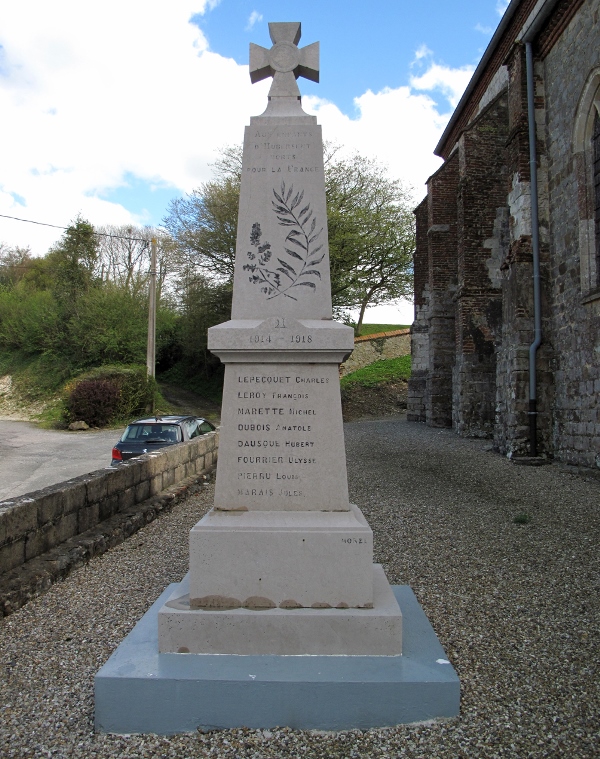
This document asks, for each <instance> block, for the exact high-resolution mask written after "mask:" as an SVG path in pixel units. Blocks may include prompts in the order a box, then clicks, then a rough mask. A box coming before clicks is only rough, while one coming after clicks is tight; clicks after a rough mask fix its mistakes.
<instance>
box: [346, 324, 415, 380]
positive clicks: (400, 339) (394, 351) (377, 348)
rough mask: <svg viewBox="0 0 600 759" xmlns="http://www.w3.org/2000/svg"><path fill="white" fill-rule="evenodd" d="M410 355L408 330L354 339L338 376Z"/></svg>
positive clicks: (379, 333)
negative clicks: (351, 350) (388, 359)
mask: <svg viewBox="0 0 600 759" xmlns="http://www.w3.org/2000/svg"><path fill="white" fill-rule="evenodd" d="M409 354H410V329H397V330H393V331H391V332H378V333H377V334H375V335H365V336H364V337H355V338H354V351H353V353H352V355H351V356H350V358H349V359H348V360H347V361H346V362H345V363H344V364H342V366H341V368H340V376H341V377H343V376H344V375H345V374H349V373H350V372H355V371H356V370H357V369H362V368H363V366H368V365H369V364H372V363H374V362H375V361H382V360H383V359H387V358H398V357H399V356H407V355H409Z"/></svg>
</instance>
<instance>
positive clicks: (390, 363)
mask: <svg viewBox="0 0 600 759" xmlns="http://www.w3.org/2000/svg"><path fill="white" fill-rule="evenodd" d="M409 377H410V356H400V357H399V358H388V359H384V360H383V361H375V363H374V364H369V366H365V367H363V368H362V369H357V370H356V371H355V372H351V373H350V374H347V375H346V376H345V377H342V379H341V380H340V383H341V387H342V389H345V388H351V387H356V386H360V387H375V386H376V385H381V384H382V383H384V382H397V381H398V380H404V381H406V380H408V378H409Z"/></svg>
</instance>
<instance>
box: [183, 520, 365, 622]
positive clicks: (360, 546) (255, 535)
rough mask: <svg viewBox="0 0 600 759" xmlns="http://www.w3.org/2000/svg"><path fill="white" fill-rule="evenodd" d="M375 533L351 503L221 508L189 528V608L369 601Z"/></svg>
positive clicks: (335, 604) (345, 604)
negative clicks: (330, 507)
mask: <svg viewBox="0 0 600 759" xmlns="http://www.w3.org/2000/svg"><path fill="white" fill-rule="evenodd" d="M372 562H373V534H372V531H371V528H370V527H369V526H368V524H367V522H366V520H365V518H364V517H363V515H362V514H361V512H360V510H359V509H357V508H356V506H353V507H352V510H351V511H346V512H344V511H341V512H314V511H301V512H289V511H284V512H270V511H269V512H264V511H262V512H261V511H246V512H222V511H217V510H216V509H212V510H211V511H210V512H209V513H208V514H206V516H204V517H203V518H202V519H201V520H200V522H198V524H197V525H195V527H193V528H192V530H191V532H190V598H191V604H192V606H194V607H200V606H206V607H211V606H214V607H220V606H232V605H233V606H248V607H252V608H255V607H261V606H264V607H285V606H302V607H307V608H310V607H315V608H319V607H320V608H326V607H328V606H331V607H366V606H369V605H370V604H372V603H373V589H372V570H371V567H372Z"/></svg>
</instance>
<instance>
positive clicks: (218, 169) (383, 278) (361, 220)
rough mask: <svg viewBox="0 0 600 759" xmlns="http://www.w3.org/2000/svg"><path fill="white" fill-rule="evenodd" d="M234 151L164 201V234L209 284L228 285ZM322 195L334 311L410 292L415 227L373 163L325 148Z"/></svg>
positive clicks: (237, 163)
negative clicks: (208, 177)
mask: <svg viewBox="0 0 600 759" xmlns="http://www.w3.org/2000/svg"><path fill="white" fill-rule="evenodd" d="M241 155H242V153H241V148H236V147H229V148H226V149H225V150H223V151H221V154H220V158H219V160H218V161H217V162H216V163H215V164H214V167H213V168H214V173H215V178H214V179H213V180H212V181H210V182H206V183H205V184H203V185H202V186H201V187H200V188H198V189H197V190H194V191H193V192H192V193H191V194H190V195H187V196H186V197H184V198H178V199H177V200H174V201H172V202H171V205H170V207H169V209H168V213H167V216H166V218H165V219H164V221H163V224H164V226H165V228H166V229H167V230H168V232H169V234H170V235H171V236H172V238H173V239H174V241H175V242H176V244H177V245H178V246H179V247H180V248H181V249H183V250H184V251H185V253H186V255H187V257H188V260H189V262H190V263H191V264H192V265H193V266H195V267H196V269H197V270H198V271H199V272H200V273H201V274H202V276H203V277H205V278H206V279H207V280H209V281H214V282H215V283H226V282H229V283H230V282H231V280H232V279H233V271H234V261H235V242H236V232H237V214H238V204H239V192H240V179H241V169H242V158H241ZM325 191H326V196H327V222H328V228H329V255H330V263H331V282H332V296H333V303H334V308H335V309H336V312H337V313H338V314H339V313H341V312H342V311H343V310H344V309H346V310H347V309H350V308H358V309H359V320H358V321H359V324H358V327H359V328H360V325H361V324H362V319H363V316H364V312H365V309H366V308H367V306H369V305H375V304H380V303H389V302H391V301H394V300H397V299H398V298H400V297H402V296H405V295H408V294H409V293H410V292H411V289H412V288H411V278H412V256H413V252H414V245H415V228H414V220H413V214H412V211H411V208H410V195H409V192H408V190H407V189H406V188H404V186H403V185H402V183H401V182H400V181H399V180H397V179H392V178H390V177H389V176H388V174H387V170H386V169H385V167H383V166H382V165H381V164H379V163H377V162H376V161H373V160H371V159H368V158H365V157H364V156H361V155H358V154H356V155H354V156H351V157H350V158H343V157H340V148H338V147H335V146H330V145H326V148H325Z"/></svg>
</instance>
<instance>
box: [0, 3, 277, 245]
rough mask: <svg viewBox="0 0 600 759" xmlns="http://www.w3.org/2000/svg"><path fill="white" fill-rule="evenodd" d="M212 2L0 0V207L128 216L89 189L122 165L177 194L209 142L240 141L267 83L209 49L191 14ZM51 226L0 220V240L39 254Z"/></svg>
mask: <svg viewBox="0 0 600 759" xmlns="http://www.w3.org/2000/svg"><path fill="white" fill-rule="evenodd" d="M214 5H215V2H214V0H213V1H212V2H209V1H208V0H175V1H174V2H172V3H169V4H168V6H167V5H165V4H164V3H161V2H157V0H143V1H142V0H128V2H127V3H123V2H121V0H105V2H103V3H102V4H100V5H93V4H90V3H82V2H80V0H55V2H53V3H47V2H45V1H44V0H38V1H36V0H33V2H28V3H5V4H3V5H2V10H0V45H2V47H3V52H4V60H3V65H2V74H0V113H2V114H3V119H2V122H3V123H2V133H3V135H2V141H1V142H0V166H2V173H1V175H0V213H4V214H9V215H13V216H20V217H25V218H31V219H35V220H41V221H48V222H50V223H54V224H59V225H60V224H64V225H66V224H68V223H69V222H70V221H71V219H73V218H74V217H75V216H76V214H77V213H78V212H81V213H82V214H83V215H84V216H85V217H87V218H89V219H90V220H92V221H93V222H94V223H97V224H102V223H116V224H121V223H126V222H132V221H133V222H135V221H136V219H135V218H132V215H131V214H130V213H129V212H128V211H127V210H126V209H124V208H123V207H121V206H118V205H116V204H114V203H109V202H107V201H106V200H102V199H100V197H98V196H99V194H101V193H102V192H104V191H107V190H109V189H112V188H116V187H118V186H120V185H122V184H123V182H124V176H125V174H126V173H130V174H133V175H135V176H137V177H140V178H142V179H145V180H148V181H154V182H157V183H160V184H161V185H170V186H172V187H173V188H174V194H177V192H178V191H186V190H190V189H192V188H193V187H195V186H197V185H198V184H199V183H200V182H202V181H204V180H206V179H207V178H208V177H209V175H210V169H209V167H208V163H209V162H210V161H212V160H214V155H215V149H216V148H218V147H219V146H221V145H223V144H228V143H234V142H237V141H239V139H240V135H241V134H242V131H243V126H244V124H245V123H246V121H247V114H249V113H260V112H261V111H262V110H263V109H264V102H265V100H266V91H267V89H268V84H267V83H261V84H258V85H255V86H253V87H249V86H248V73H247V72H248V70H247V67H244V66H238V65H237V64H236V63H235V61H233V60H231V59H228V58H224V57H222V56H219V55H216V54H215V53H213V52H211V51H210V50H209V48H208V43H207V40H206V39H205V37H204V36H203V35H202V32H201V31H200V30H199V29H198V28H197V27H196V26H194V25H192V24H190V23H188V22H189V19H190V18H191V17H192V15H194V14H197V13H198V12H199V11H200V12H205V11H206V10H207V9H209V8H210V7H211V6H214ZM167 7H168V10H167ZM15 196H16V197H15ZM16 198H22V199H24V203H23V204H22V203H20V202H18V200H17V199H16ZM57 234H59V233H57V232H56V231H54V232H53V231H52V230H45V229H44V228H43V227H34V226H33V225H31V226H29V225H27V226H26V225H24V224H19V223H17V222H11V221H8V220H4V219H0V241H5V242H7V243H9V244H19V243H25V242H29V243H30V244H31V245H32V247H33V248H34V250H35V252H37V253H43V252H45V250H46V249H47V247H48V244H49V243H50V242H52V241H53V240H54V239H56V238H57Z"/></svg>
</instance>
